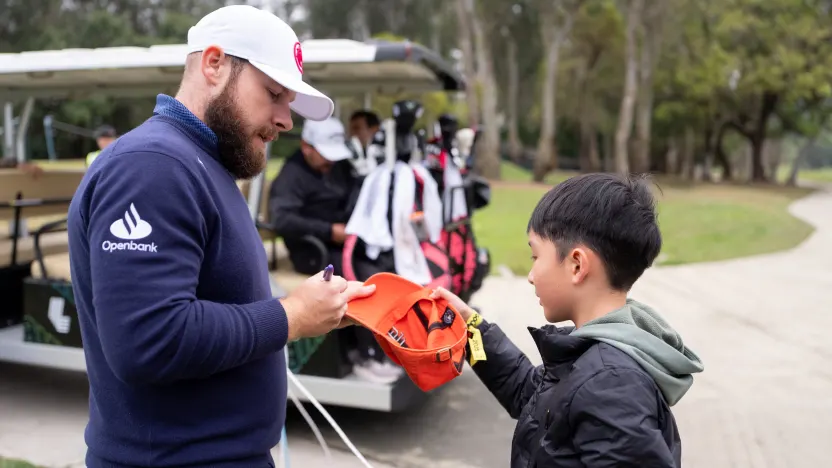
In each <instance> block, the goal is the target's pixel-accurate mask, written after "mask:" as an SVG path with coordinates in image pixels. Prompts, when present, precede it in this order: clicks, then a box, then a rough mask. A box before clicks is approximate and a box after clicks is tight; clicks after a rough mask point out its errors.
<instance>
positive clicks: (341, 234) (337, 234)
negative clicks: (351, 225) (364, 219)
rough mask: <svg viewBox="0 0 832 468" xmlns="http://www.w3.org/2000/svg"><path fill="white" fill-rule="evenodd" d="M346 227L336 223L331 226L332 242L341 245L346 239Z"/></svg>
mask: <svg viewBox="0 0 832 468" xmlns="http://www.w3.org/2000/svg"><path fill="white" fill-rule="evenodd" d="M346 229H347V225H346V224H340V223H336V224H333V225H332V242H335V243H337V244H343V243H344V241H345V240H346V239H347V232H346Z"/></svg>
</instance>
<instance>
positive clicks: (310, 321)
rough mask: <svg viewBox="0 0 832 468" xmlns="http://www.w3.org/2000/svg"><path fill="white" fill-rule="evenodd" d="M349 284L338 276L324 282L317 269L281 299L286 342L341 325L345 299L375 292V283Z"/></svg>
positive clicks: (345, 305) (345, 309)
mask: <svg viewBox="0 0 832 468" xmlns="http://www.w3.org/2000/svg"><path fill="white" fill-rule="evenodd" d="M352 283H354V284H350V283H349V282H347V281H346V280H345V279H344V278H342V277H340V276H333V277H332V279H331V280H330V281H324V279H323V272H321V273H318V274H317V275H315V276H312V277H310V278H308V279H307V280H306V281H304V282H303V283H301V285H300V286H298V287H297V288H296V289H295V290H294V291H292V293H291V294H289V295H288V296H287V297H285V298H283V299H281V301H280V302H281V304H283V308H284V310H285V311H286V317H287V318H288V320H289V341H294V340H297V339H299V338H308V337H314V336H321V335H324V334H326V333H328V332H329V331H331V330H332V329H334V328H336V327H338V326H339V325H341V321H342V319H343V318H344V314H345V313H346V312H347V301H349V300H350V299H352V298H357V297H365V296H368V295H370V294H372V293H373V292H375V286H372V285H371V286H364V285H363V284H362V283H359V282H352Z"/></svg>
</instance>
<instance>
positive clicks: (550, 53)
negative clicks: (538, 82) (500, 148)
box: [532, 9, 574, 182]
mask: <svg viewBox="0 0 832 468" xmlns="http://www.w3.org/2000/svg"><path fill="white" fill-rule="evenodd" d="M544 11H545V12H546V13H541V16H543V17H542V18H541V22H540V24H541V30H540V32H541V36H542V39H543V44H544V48H545V49H544V50H545V54H546V75H545V77H544V80H543V93H542V106H543V110H542V114H543V116H542V119H541V122H540V137H539V138H538V140H537V152H536V154H535V159H534V167H533V169H532V179H533V180H534V181H535V182H542V181H543V179H544V178H545V177H546V174H547V173H548V172H549V171H550V170H551V169H552V168H557V167H558V163H557V150H556V149H555V136H556V135H557V113H556V108H555V104H556V102H555V92H556V91H557V82H558V66H559V65H560V48H561V46H562V45H563V42H564V41H565V40H566V38H567V37H568V35H569V31H570V30H571V29H572V20H573V18H574V13H573V12H571V11H569V12H565V13H564V15H565V18H564V21H563V24H562V25H561V27H560V28H558V27H557V26H556V24H557V15H556V13H555V11H554V9H551V10H550V9H546V10H544Z"/></svg>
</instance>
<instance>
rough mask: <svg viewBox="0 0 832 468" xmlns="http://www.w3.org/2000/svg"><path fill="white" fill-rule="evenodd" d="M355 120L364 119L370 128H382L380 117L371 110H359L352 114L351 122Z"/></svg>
mask: <svg viewBox="0 0 832 468" xmlns="http://www.w3.org/2000/svg"><path fill="white" fill-rule="evenodd" d="M355 119H364V122H366V123H367V126H368V127H380V126H381V120H379V118H378V115H376V113H375V112H373V111H369V110H357V111H355V112H353V113H352V115H351V116H350V122H352V121H353V120H355Z"/></svg>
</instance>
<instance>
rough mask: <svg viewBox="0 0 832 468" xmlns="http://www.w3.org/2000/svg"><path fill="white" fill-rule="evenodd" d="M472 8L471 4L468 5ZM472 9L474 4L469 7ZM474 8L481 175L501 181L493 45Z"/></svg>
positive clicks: (472, 22) (479, 164)
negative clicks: (479, 101) (479, 100)
mask: <svg viewBox="0 0 832 468" xmlns="http://www.w3.org/2000/svg"><path fill="white" fill-rule="evenodd" d="M469 5H470V4H469ZM470 6H472V7H473V5H470ZM478 10H479V9H478V8H475V7H474V8H471V10H470V18H471V29H473V32H474V47H475V49H476V57H477V64H478V67H477V69H478V70H477V71H478V73H477V74H478V75H479V82H480V84H481V85H482V115H481V118H482V123H483V132H482V144H481V145H479V148H478V151H479V152H478V153H477V166H478V169H479V173H480V174H482V175H483V176H484V177H486V178H488V179H494V180H499V179H500V126H499V123H498V121H497V102H498V101H497V92H498V90H497V83H496V80H495V79H494V66H493V63H492V61H491V60H492V58H491V57H492V55H491V44H490V42H489V40H488V37H486V35H485V31H484V28H483V25H482V20H481V17H480V15H481V12H480V11H478Z"/></svg>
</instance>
